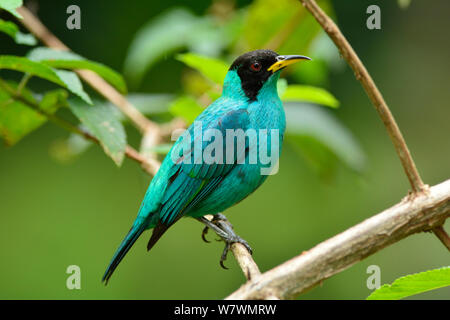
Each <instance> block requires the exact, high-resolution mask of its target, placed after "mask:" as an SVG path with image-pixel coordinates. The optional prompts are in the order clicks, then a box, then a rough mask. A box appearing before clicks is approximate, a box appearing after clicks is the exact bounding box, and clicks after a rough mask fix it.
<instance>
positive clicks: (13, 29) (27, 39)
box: [0, 19, 37, 46]
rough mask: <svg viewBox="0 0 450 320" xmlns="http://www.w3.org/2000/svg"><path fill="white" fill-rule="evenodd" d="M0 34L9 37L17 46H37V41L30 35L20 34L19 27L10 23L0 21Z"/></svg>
mask: <svg viewBox="0 0 450 320" xmlns="http://www.w3.org/2000/svg"><path fill="white" fill-rule="evenodd" d="M0 32H3V33H6V34H7V35H9V36H10V37H11V38H13V39H14V41H15V42H16V43H17V44H25V45H29V46H34V45H36V44H37V40H36V38H35V37H34V36H33V35H32V34H25V33H22V32H20V31H19V27H18V26H17V25H16V24H15V23H14V22H11V21H5V20H2V19H0Z"/></svg>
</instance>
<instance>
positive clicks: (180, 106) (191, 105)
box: [169, 96, 204, 123]
mask: <svg viewBox="0 0 450 320" xmlns="http://www.w3.org/2000/svg"><path fill="white" fill-rule="evenodd" d="M203 110H204V109H203V107H202V106H201V105H200V104H199V103H198V102H197V100H195V99H194V98H192V97H190V96H181V97H179V98H178V99H176V100H175V101H174V102H172V104H171V105H170V107H169V111H170V112H171V113H172V114H173V115H174V116H175V117H181V118H183V119H184V120H186V121H187V122H188V123H192V122H194V120H195V118H196V117H197V116H198V115H199V114H200V113H201V112H202V111H203Z"/></svg>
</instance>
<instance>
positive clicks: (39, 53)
mask: <svg viewBox="0 0 450 320" xmlns="http://www.w3.org/2000/svg"><path fill="white" fill-rule="evenodd" d="M27 57H28V59H30V60H32V61H39V62H41V63H43V64H45V65H47V66H49V67H53V68H57V69H71V70H73V69H87V70H91V71H94V72H95V73H97V74H98V75H99V76H101V77H102V78H103V79H105V80H106V81H108V82H109V83H110V84H112V85H113V86H114V87H115V88H116V89H117V90H119V91H120V92H122V93H126V92H127V86H126V84H125V81H124V80H123V78H122V76H121V75H120V74H119V73H117V72H116V71H114V70H112V69H111V68H109V67H107V66H105V65H103V64H101V63H98V62H93V61H89V60H86V59H85V58H83V57H81V56H79V55H77V54H75V53H72V52H68V51H61V50H54V49H50V48H44V47H39V48H35V49H33V50H31V51H30V52H29V53H28V55H27Z"/></svg>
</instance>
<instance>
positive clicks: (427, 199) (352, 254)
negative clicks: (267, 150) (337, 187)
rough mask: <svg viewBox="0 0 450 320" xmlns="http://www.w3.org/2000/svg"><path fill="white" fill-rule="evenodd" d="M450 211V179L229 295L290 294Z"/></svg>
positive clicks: (287, 296)
mask: <svg viewBox="0 0 450 320" xmlns="http://www.w3.org/2000/svg"><path fill="white" fill-rule="evenodd" d="M449 216H450V180H447V181H445V182H443V183H441V184H439V185H436V186H433V187H431V188H430V189H429V192H428V193H427V194H425V193H421V194H418V195H417V197H414V198H412V197H406V198H405V199H403V201H402V202H400V203H399V204H397V205H395V206H393V207H391V208H389V209H387V210H385V211H383V212H381V213H379V214H377V215H375V216H373V217H371V218H369V219H367V220H365V221H363V222H361V223H360V224H358V225H356V226H354V227H352V228H350V229H348V230H346V231H344V232H342V233H341V234H338V235H337V236H334V237H333V238H331V239H328V240H326V241H324V242H322V243H320V244H319V245H317V246H315V247H314V248H312V249H311V250H309V251H307V252H305V253H303V254H301V255H299V256H297V257H295V258H292V259H291V260H289V261H287V262H285V263H283V264H281V265H279V266H277V267H276V268H274V269H272V270H270V271H267V272H265V273H263V274H262V275H261V276H260V277H258V278H257V279H255V280H252V281H249V282H247V284H245V285H244V286H242V287H241V288H240V289H239V290H237V291H236V292H234V293H232V294H231V295H230V296H228V297H227V299H265V298H267V297H268V296H275V297H278V298H280V299H292V298H295V297H296V296H297V295H299V294H301V293H303V292H305V291H307V290H309V289H311V288H312V287H314V286H316V285H318V284H320V283H321V282H322V281H323V280H325V279H328V278H329V277H331V276H333V275H334V274H337V273H339V272H341V271H343V270H345V269H347V268H349V267H350V266H352V265H353V264H355V263H357V262H358V261H361V260H362V259H364V258H366V257H368V256H370V255H372V254H374V253H376V252H378V251H379V250H381V249H383V248H384V247H387V246H389V245H391V244H393V243H395V242H397V241H400V240H401V239H403V238H405V237H408V236H410V235H412V234H414V233H418V232H422V231H429V230H431V229H432V228H436V227H439V226H441V225H442V224H443V223H444V221H445V219H447V218H448V217H449Z"/></svg>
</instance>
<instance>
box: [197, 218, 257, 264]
mask: <svg viewBox="0 0 450 320" xmlns="http://www.w3.org/2000/svg"><path fill="white" fill-rule="evenodd" d="M197 220H199V221H200V222H202V223H203V224H205V228H204V229H203V232H202V239H203V240H204V241H205V242H209V241H208V240H206V238H205V235H206V233H207V232H208V229H209V228H211V229H213V230H214V231H215V232H216V233H217V235H218V236H219V237H220V238H222V240H223V241H225V249H224V250H223V252H222V256H221V257H220V265H221V266H222V268H224V269H228V268H227V267H225V265H224V264H223V263H224V261H225V260H226V259H227V254H228V251H229V250H230V248H231V245H232V244H233V243H236V242H238V243H241V244H243V245H244V246H245V247H246V248H247V250H248V251H249V252H250V254H252V253H253V250H252V248H251V247H250V246H249V244H248V243H247V241H245V240H244V239H242V238H241V237H239V236H238V235H237V234H236V232H234V230H233V226H232V225H231V223H230V222H229V221H228V219H227V218H226V217H225V216H224V215H223V214H221V213H218V214H216V215H214V217H213V219H212V221H209V220H208V219H206V218H205V217H201V218H198V219H197Z"/></svg>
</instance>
